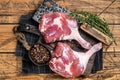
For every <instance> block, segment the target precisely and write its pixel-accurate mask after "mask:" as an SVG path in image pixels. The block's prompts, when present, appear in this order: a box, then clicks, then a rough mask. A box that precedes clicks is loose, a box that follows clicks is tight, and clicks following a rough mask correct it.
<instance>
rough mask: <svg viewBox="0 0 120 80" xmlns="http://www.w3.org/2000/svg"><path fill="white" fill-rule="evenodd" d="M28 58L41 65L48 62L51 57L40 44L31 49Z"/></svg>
mask: <svg viewBox="0 0 120 80" xmlns="http://www.w3.org/2000/svg"><path fill="white" fill-rule="evenodd" d="M30 57H31V59H32V61H33V62H34V63H35V64H38V65H43V64H46V63H47V62H49V60H50V58H51V55H50V54H49V51H48V50H47V49H46V48H45V47H44V46H42V45H40V44H35V45H34V47H32V48H31V52H30Z"/></svg>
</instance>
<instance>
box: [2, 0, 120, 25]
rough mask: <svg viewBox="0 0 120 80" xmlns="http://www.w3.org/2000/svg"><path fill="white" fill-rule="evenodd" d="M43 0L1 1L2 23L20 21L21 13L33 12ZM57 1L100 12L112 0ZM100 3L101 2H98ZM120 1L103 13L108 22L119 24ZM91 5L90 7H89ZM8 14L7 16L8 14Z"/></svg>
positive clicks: (71, 8)
mask: <svg viewBox="0 0 120 80" xmlns="http://www.w3.org/2000/svg"><path fill="white" fill-rule="evenodd" d="M41 2H42V0H37V1H34V0H21V1H20V0H9V1H8V0H5V1H0V15H2V16H0V23H18V22H19V18H20V16H21V15H24V14H28V13H31V12H33V10H35V9H36V8H37V7H38V5H39V4H40V3H41ZM56 2H57V3H58V4H60V5H61V6H63V7H65V6H66V7H67V8H68V9H69V10H74V9H77V10H84V11H89V12H92V13H96V14H98V13H100V12H102V10H103V9H104V8H105V7H107V6H108V5H109V4H110V3H111V1H108V0H107V1H106V0H93V1H91V0H81V1H79V2H78V0H75V1H74V2H73V1H72V0H69V1H68V0H65V2H63V0H59V1H57V0H56ZM98 3H99V4H98ZM119 4H120V1H119V0H116V2H115V3H113V5H111V6H110V7H109V8H108V9H107V10H106V11H105V12H104V13H103V14H102V15H101V18H105V19H106V21H107V22H108V23H111V24H112V23H114V24H119V23H120V15H119V14H120V6H119ZM5 5H6V6H5ZM88 6H89V7H88ZM6 15H7V16H6Z"/></svg>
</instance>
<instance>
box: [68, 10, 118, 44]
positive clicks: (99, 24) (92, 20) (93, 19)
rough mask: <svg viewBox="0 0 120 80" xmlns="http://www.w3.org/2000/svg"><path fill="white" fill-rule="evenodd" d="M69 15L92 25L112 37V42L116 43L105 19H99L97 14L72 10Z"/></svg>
mask: <svg viewBox="0 0 120 80" xmlns="http://www.w3.org/2000/svg"><path fill="white" fill-rule="evenodd" d="M70 16H72V17H74V18H75V19H77V20H78V21H82V23H87V24H88V25H90V26H91V27H94V28H96V29H97V30H99V31H101V32H102V33H104V34H105V35H107V36H109V37H110V38H112V39H113V42H114V43H115V44H116V45H117V43H116V41H115V38H114V36H113V34H112V32H111V31H110V29H109V27H108V24H107V23H106V22H105V20H103V19H100V18H99V16H98V15H96V14H92V13H89V12H86V11H72V12H71V13H70Z"/></svg>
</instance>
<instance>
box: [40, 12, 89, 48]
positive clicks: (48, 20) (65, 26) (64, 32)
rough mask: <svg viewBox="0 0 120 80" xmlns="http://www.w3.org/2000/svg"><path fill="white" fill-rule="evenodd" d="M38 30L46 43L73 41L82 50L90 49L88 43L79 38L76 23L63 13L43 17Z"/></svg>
mask: <svg viewBox="0 0 120 80" xmlns="http://www.w3.org/2000/svg"><path fill="white" fill-rule="evenodd" d="M39 30H40V32H41V33H42V34H43V36H44V39H45V41H46V43H50V42H55V41H56V40H73V39H74V40H76V41H78V42H79V44H81V46H82V47H83V48H85V49H90V48H91V45H90V43H89V42H87V41H86V40H84V39H83V38H82V37H81V36H80V34H79V31H78V25H77V21H76V20H75V19H74V18H72V17H69V16H68V15H67V14H65V13H58V12H54V13H48V14H45V15H43V16H42V20H41V22H40V24H39Z"/></svg>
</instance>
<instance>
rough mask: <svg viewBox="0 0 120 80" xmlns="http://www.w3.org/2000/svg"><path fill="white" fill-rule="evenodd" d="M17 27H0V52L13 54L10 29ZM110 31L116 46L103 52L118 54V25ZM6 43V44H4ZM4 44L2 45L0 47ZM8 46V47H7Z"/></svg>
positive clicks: (119, 37)
mask: <svg viewBox="0 0 120 80" xmlns="http://www.w3.org/2000/svg"><path fill="white" fill-rule="evenodd" d="M14 26H17V25H15V24H14V25H10V24H9V25H0V36H1V39H0V52H15V47H16V39H15V38H14V37H15V36H14V34H13V32H12V29H13V27H14ZM109 27H110V29H111V31H112V32H113V34H114V36H115V39H116V41H117V45H115V44H112V45H111V46H110V47H109V48H108V49H107V51H106V50H105V49H106V47H104V52H120V36H119V35H120V25H109ZM6 42H8V43H6ZM4 43H6V44H4ZM1 44H4V45H1ZM9 46H10V47H9Z"/></svg>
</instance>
